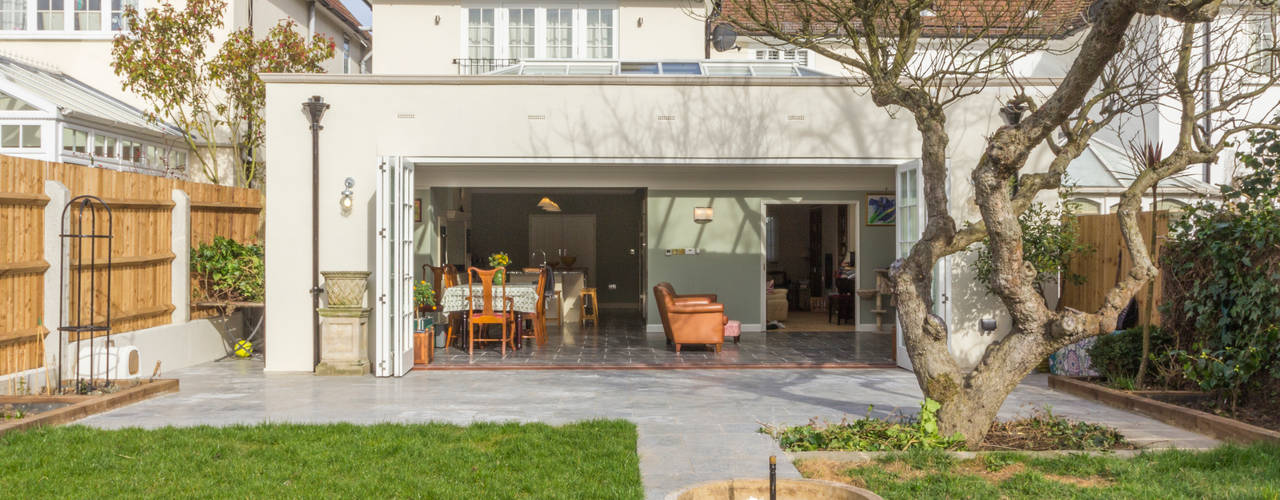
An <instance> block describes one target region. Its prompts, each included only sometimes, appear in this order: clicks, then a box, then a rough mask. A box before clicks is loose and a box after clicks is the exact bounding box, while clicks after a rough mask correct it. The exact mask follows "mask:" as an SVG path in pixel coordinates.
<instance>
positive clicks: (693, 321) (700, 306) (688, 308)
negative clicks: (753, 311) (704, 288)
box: [653, 282, 729, 352]
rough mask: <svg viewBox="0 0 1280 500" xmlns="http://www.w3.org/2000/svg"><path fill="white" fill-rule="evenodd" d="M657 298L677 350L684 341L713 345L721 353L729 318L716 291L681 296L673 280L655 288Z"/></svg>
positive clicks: (668, 338) (671, 340)
mask: <svg viewBox="0 0 1280 500" xmlns="http://www.w3.org/2000/svg"><path fill="white" fill-rule="evenodd" d="M653 297H654V299H655V301H656V302H657V305H658V316H659V317H660V318H661V319H662V329H663V331H665V332H666V334H667V343H668V344H675V345H676V352H680V346H681V344H711V345H714V346H715V348H716V352H720V346H721V345H723V344H724V325H725V323H727V322H728V321H729V318H728V317H726V316H725V315H724V304H720V303H717V302H716V296H715V295H714V294H696V295H677V294H676V293H675V289H673V288H672V287H671V284H670V283H666V282H662V283H658V284H657V285H655V286H654V287H653Z"/></svg>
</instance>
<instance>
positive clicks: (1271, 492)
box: [797, 444, 1280, 499]
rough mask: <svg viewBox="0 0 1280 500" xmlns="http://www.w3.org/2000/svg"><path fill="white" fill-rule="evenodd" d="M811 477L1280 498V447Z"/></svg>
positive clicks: (829, 465)
mask: <svg viewBox="0 0 1280 500" xmlns="http://www.w3.org/2000/svg"><path fill="white" fill-rule="evenodd" d="M797 466H798V468H799V469H800V471H801V473H803V474H804V475H805V477H813V478H821V479H827V480H833V481H840V482H844V483H848V484H853V485H855V486H860V487H864V488H867V489H869V490H871V491H874V492H876V493H878V494H880V495H881V496H883V497H884V498H886V499H895V498H1010V499H1020V498H1027V499H1041V498H1098V499H1104V498H1105V499H1112V498H1144V499H1145V498H1161V499H1164V498H1272V499H1273V498H1277V497H1278V496H1280V445H1276V444H1257V445H1253V446H1250V447H1247V448H1244V447H1238V446H1224V447H1221V448H1217V449H1214V450H1212V451H1207V452H1191V451H1161V452H1152V453H1144V454H1141V455H1138V456H1137V457H1134V458H1128V459H1125V458H1118V457H1115V456H1086V455H1068V456H1060V457H1053V458H1032V457H1030V456H1028V455H1025V454H1018V453H996V454H989V455H986V456H984V457H980V458H976V459H972V460H957V459H953V458H951V456H950V455H946V454H944V453H943V452H941V451H937V450H931V451H913V452H906V453H899V454H893V455H888V456H885V457H884V458H882V459H881V460H879V461H877V462H871V463H864V464H838V463H835V462H829V461H822V460H809V461H802V462H799V463H797Z"/></svg>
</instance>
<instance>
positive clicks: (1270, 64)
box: [1245, 14, 1277, 75]
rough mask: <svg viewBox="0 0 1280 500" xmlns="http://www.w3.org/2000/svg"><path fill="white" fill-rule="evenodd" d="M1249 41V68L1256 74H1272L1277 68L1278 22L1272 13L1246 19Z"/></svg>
mask: <svg viewBox="0 0 1280 500" xmlns="http://www.w3.org/2000/svg"><path fill="white" fill-rule="evenodd" d="M1245 32H1246V33H1247V36H1248V37H1249V41H1248V51H1249V53H1248V69H1249V71H1250V72H1251V73H1254V74H1255V75H1270V74H1271V73H1272V72H1273V71H1275V70H1276V69H1277V68H1276V55H1275V53H1274V52H1272V51H1274V50H1275V49H1276V23H1275V19H1274V18H1273V17H1271V15H1270V14H1263V15H1257V16H1252V17H1250V18H1248V19H1246V20H1245Z"/></svg>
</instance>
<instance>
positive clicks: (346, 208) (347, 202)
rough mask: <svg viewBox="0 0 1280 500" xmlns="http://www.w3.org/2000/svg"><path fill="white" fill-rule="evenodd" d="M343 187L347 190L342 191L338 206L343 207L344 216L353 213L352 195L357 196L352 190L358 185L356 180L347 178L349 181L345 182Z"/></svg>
mask: <svg viewBox="0 0 1280 500" xmlns="http://www.w3.org/2000/svg"><path fill="white" fill-rule="evenodd" d="M342 185H343V186H345V188H344V189H343V190H342V198H341V199H339V200H338V206H341V207H342V215H347V214H350V213H351V204H352V201H351V195H354V194H356V193H355V192H354V191H352V190H351V188H352V187H354V186H355V185H356V180H355V179H352V178H350V177H347V180H345V181H343V182H342Z"/></svg>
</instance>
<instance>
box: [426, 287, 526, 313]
mask: <svg viewBox="0 0 1280 500" xmlns="http://www.w3.org/2000/svg"><path fill="white" fill-rule="evenodd" d="M468 290H470V292H471V295H472V296H473V297H475V304H476V306H477V307H479V306H480V304H481V301H482V300H483V299H482V298H481V297H482V296H483V295H484V288H483V287H481V286H480V285H475V286H474V287H469V286H468V285H457V286H451V287H449V288H446V289H445V290H444V294H443V295H444V297H443V298H441V300H440V306H441V307H440V309H441V310H442V311H443V312H444V313H445V314H448V313H451V312H458V311H465V310H467V292H468ZM501 294H502V287H501V286H498V285H494V286H493V295H494V297H495V298H496V297H497V296H498V295H501ZM507 297H511V298H512V299H514V300H515V309H516V312H522V313H534V312H537V310H538V309H537V308H538V287H537V286H536V285H510V284H508V285H507ZM495 306H496V304H495ZM496 308H497V307H495V309H496Z"/></svg>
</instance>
